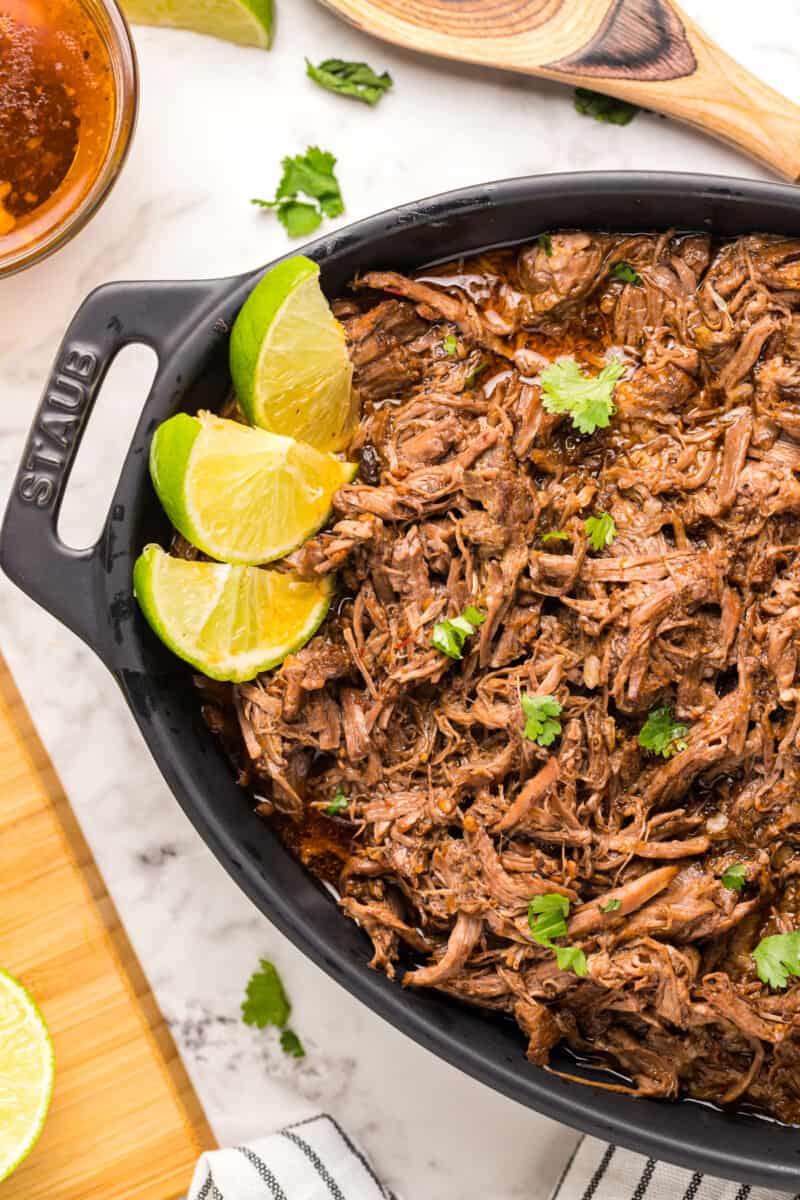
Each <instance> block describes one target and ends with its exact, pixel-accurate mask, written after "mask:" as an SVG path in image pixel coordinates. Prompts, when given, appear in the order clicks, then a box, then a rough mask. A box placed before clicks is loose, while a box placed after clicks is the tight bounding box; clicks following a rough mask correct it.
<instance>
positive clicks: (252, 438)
mask: <svg viewBox="0 0 800 1200" xmlns="http://www.w3.org/2000/svg"><path fill="white" fill-rule="evenodd" d="M356 470H357V466H356V464H355V463H347V462H341V461H340V460H339V459H338V458H334V456H333V455H332V454H321V453H320V452H319V450H314V449H313V448H312V447H311V446H306V445H304V444H303V443H302V442H296V441H295V440H294V438H288V437H281V436H280V435H279V434H276V433H267V432H266V431H265V430H263V429H252V428H251V427H250V426H249V425H242V424H240V422H238V421H226V420H225V419H224V418H223V417H216V416H214V415H213V414H212V413H206V412H201V413H199V414H198V416H196V417H190V416H188V415H187V414H186V413H178V415H177V416H174V417H170V419H169V420H168V421H165V422H164V424H163V425H160V426H159V428H158V430H157V431H156V434H155V437H154V438H153V441H152V444H151V446H150V475H151V477H152V480H153V485H154V487H155V489H156V491H157V492H158V497H159V499H160V501H161V503H162V504H163V506H164V509H165V511H166V513H167V516H168V517H169V519H170V520H171V521H172V524H173V525H174V526H175V528H176V529H177V530H178V532H179V533H182V534H183V536H184V537H185V538H186V540H187V541H189V542H191V543H192V545H193V546H197V548H198V550H202V551H203V553H204V554H207V555H209V557H210V558H218V559H219V560H220V561H221V562H230V563H265V562H272V560H273V559H275V558H282V557H283V555H284V554H288V553H289V552H290V551H291V550H294V549H295V547H297V546H299V545H300V544H301V543H302V542H304V541H305V540H306V538H308V537H310V536H311V534H312V533H316V531H317V530H318V529H319V528H320V527H321V526H322V525H324V523H325V521H326V519H327V517H328V514H329V512H330V511H331V500H332V497H333V493H334V492H335V491H336V489H337V488H340V487H341V486H342V484H343V483H349V482H350V480H351V479H352V478H353V476H354V475H355V473H356Z"/></svg>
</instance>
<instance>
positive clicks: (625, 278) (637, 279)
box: [611, 262, 642, 283]
mask: <svg viewBox="0 0 800 1200" xmlns="http://www.w3.org/2000/svg"><path fill="white" fill-rule="evenodd" d="M611 274H612V275H614V276H615V277H616V278H617V279H621V280H622V282H623V283H641V282H642V277H641V275H638V274H637V273H636V271H634V269H633V267H632V266H631V264H630V263H627V262H618V263H614V266H613V267H612V268H611Z"/></svg>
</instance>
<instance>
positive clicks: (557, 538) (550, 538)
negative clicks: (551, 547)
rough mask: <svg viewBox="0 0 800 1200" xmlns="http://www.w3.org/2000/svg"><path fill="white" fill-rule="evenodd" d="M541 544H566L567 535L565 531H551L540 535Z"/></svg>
mask: <svg viewBox="0 0 800 1200" xmlns="http://www.w3.org/2000/svg"><path fill="white" fill-rule="evenodd" d="M542 541H543V542H568V541H569V534H568V533H567V531H566V530H565V529H551V530H550V532H549V533H543V534H542Z"/></svg>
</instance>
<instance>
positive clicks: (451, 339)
mask: <svg viewBox="0 0 800 1200" xmlns="http://www.w3.org/2000/svg"><path fill="white" fill-rule="evenodd" d="M442 345H443V346H444V348H445V353H446V354H455V353H456V351H457V350H458V339H457V338H456V337H455V336H454V334H452V333H448V335H447V337H446V338H445V339H444V341H443V342H442Z"/></svg>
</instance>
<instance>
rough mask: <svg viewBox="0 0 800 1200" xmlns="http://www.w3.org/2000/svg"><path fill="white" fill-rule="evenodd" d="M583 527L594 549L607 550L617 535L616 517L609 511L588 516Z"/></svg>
mask: <svg viewBox="0 0 800 1200" xmlns="http://www.w3.org/2000/svg"><path fill="white" fill-rule="evenodd" d="M583 527H584V529H585V530H586V536H587V537H588V539H589V544H590V545H591V547H592V549H593V550H605V548H606V546H610V545H611V543H612V542H613V540H614V538H615V537H616V536H617V526H616V523H615V521H614V518H613V517H612V516H611V514H610V513H607V512H601V513H598V514H597V516H596V517H587V518H586V521H585V522H584V526H583Z"/></svg>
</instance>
